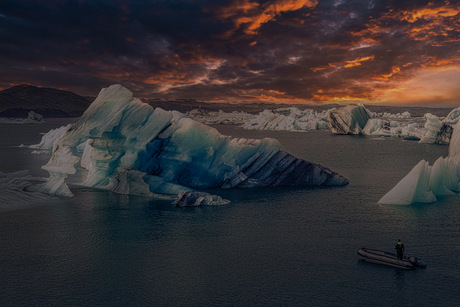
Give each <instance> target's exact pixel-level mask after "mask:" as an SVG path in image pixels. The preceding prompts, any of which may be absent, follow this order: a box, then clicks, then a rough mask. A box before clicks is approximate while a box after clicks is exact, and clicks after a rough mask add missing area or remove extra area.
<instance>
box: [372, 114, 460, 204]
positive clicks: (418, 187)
mask: <svg viewBox="0 0 460 307" xmlns="http://www.w3.org/2000/svg"><path fill="white" fill-rule="evenodd" d="M459 192H460V121H459V122H457V124H456V125H455V127H454V129H453V133H452V138H451V140H450V144H449V155H448V156H447V157H446V158H443V157H439V158H438V159H437V160H436V161H435V163H434V164H433V165H432V166H430V165H429V164H428V162H426V161H424V160H422V161H420V162H419V163H418V164H417V165H416V166H415V167H414V168H413V169H412V170H411V171H410V172H409V174H407V175H406V176H405V177H404V178H403V179H402V180H401V181H400V182H398V183H397V184H396V186H395V187H394V188H393V189H391V190H390V191H389V192H388V193H386V194H385V195H384V196H383V197H382V198H381V199H380V200H379V201H378V203H379V204H397V205H410V204H413V203H417V202H421V203H431V202H435V201H437V197H439V196H444V195H454V194H457V193H459Z"/></svg>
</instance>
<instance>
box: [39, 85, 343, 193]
mask: <svg viewBox="0 0 460 307" xmlns="http://www.w3.org/2000/svg"><path fill="white" fill-rule="evenodd" d="M49 143H50V144H53V151H52V156H51V158H50V160H49V162H48V163H47V164H46V165H44V166H43V169H45V170H47V171H48V172H49V173H50V178H49V179H48V181H47V182H46V183H45V184H44V185H43V186H42V187H41V191H43V192H45V193H49V194H56V195H63V196H72V192H71V191H70V189H69V188H68V186H67V184H66V183H65V179H66V177H67V176H69V175H72V174H75V173H77V172H79V171H81V170H86V173H87V174H86V178H85V179H84V180H83V182H81V184H82V185H85V186H89V187H95V188H100V189H107V190H111V191H114V192H117V193H123V194H135V195H152V194H161V195H165V194H166V195H177V194H179V193H181V192H184V191H189V190H194V189H203V188H216V187H218V188H251V187H267V186H311V185H313V186H317V185H318V186H319V185H323V186H341V185H346V184H347V183H348V180H347V179H346V178H345V177H343V176H341V175H339V174H337V173H335V172H333V171H331V170H330V169H328V168H326V167H323V166H321V165H319V164H315V163H312V162H308V161H304V160H301V159H298V158H296V157H294V156H292V155H290V154H289V153H287V152H284V151H281V150H280V144H279V142H278V141H277V140H275V139H271V138H265V139H262V140H254V139H242V138H230V137H227V136H223V135H221V134H220V133H219V132H218V131H217V130H216V129H214V128H212V127H209V126H206V125H204V124H201V123H199V122H197V121H195V120H192V119H190V118H186V117H184V116H181V114H179V113H178V112H168V111H164V110H162V109H160V108H157V109H153V108H152V107H151V106H149V105H147V104H145V103H142V102H141V101H140V100H139V99H136V98H133V95H132V93H131V92H130V91H129V90H128V89H126V88H124V87H122V86H121V85H112V86H110V87H108V88H106V89H103V90H102V91H101V92H100V94H99V96H98V97H97V98H96V100H95V101H94V102H93V103H92V104H91V105H90V106H89V108H88V109H87V110H86V111H85V113H84V114H83V115H82V116H81V118H80V119H78V120H77V122H75V123H74V124H73V125H71V126H70V127H66V128H65V129H63V130H62V134H61V135H60V138H59V139H58V140H57V141H55V142H49ZM82 174H84V173H83V172H82Z"/></svg>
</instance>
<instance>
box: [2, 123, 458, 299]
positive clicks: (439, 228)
mask: <svg viewBox="0 0 460 307" xmlns="http://www.w3.org/2000/svg"><path fill="white" fill-rule="evenodd" d="M46 125H47V126H44V125H21V126H19V125H0V139H1V140H3V141H2V142H0V144H1V145H0V147H1V148H0V149H1V153H0V155H1V158H2V159H1V160H0V171H8V172H9V171H14V170H21V169H30V170H31V172H32V173H33V174H35V175H37V176H45V175H46V172H43V171H42V170H41V169H40V166H41V165H43V164H45V163H46V161H47V160H48V158H49V156H47V155H43V154H42V155H32V154H30V152H31V150H30V149H28V148H20V147H13V146H17V145H19V144H21V143H22V144H25V145H30V144H35V143H38V142H39V140H40V135H39V132H40V131H42V132H46V131H48V130H49V129H51V128H55V127H58V126H60V125H61V122H59V121H57V120H56V121H53V120H50V122H49V123H48V124H46ZM216 127H217V128H218V129H219V130H220V131H221V132H222V133H223V134H226V135H232V136H234V137H251V138H263V137H273V138H276V139H278V140H280V142H281V144H282V147H283V149H285V150H287V151H289V152H290V153H292V154H294V155H296V156H298V157H300V158H303V159H306V160H310V161H313V162H318V163H321V164H323V165H325V166H327V167H330V168H331V169H333V170H335V171H337V172H339V173H341V174H343V175H345V176H347V177H348V178H349V179H350V184H349V185H348V186H346V187H342V188H315V189H308V188H276V189H273V188H272V189H251V190H225V191H212V192H213V193H216V194H219V195H221V196H223V197H224V198H227V199H229V200H231V201H232V203H231V204H230V205H227V206H220V207H202V208H185V209H184V208H174V207H172V206H171V205H170V201H165V200H158V199H150V198H145V197H133V196H124V195H117V194H113V193H109V192H104V191H94V190H89V189H85V188H73V191H74V193H75V197H74V198H69V199H52V200H49V201H46V202H41V203H35V204H31V205H30V207H27V208H21V209H15V208H14V207H12V206H13V205H14V204H11V205H10V207H8V208H7V209H8V210H3V211H1V212H0V233H1V252H0V263H1V274H0V285H1V287H0V300H1V301H0V303H1V304H2V305H3V306H7V305H78V306H80V305H85V306H87V305H159V306H168V305H186V306H208V305H237V306H248V305H304V306H358V305H370V304H372V305H375V306H388V305H390V306H394V305H401V306H458V305H459V304H460V296H459V295H458V289H459V288H460V264H459V262H460V259H459V256H458V255H459V254H460V196H454V197H448V198H444V199H441V200H440V201H439V202H437V203H434V204H419V205H413V206H382V205H378V204H377V201H378V200H379V199H380V198H381V197H382V196H383V195H384V194H385V193H386V192H387V191H389V190H390V189H391V188H392V187H393V186H394V185H395V184H396V183H397V182H398V181H399V180H400V179H401V178H402V177H403V176H405V175H406V174H407V173H408V172H409V171H410V169H412V167H413V166H415V165H416V164H417V163H418V162H419V161H420V160H421V159H425V160H428V161H429V162H430V163H433V162H434V161H435V160H436V158H437V157H439V156H446V155H447V146H437V145H426V144H418V143H417V142H413V141H404V140H400V139H393V138H366V137H359V136H332V135H330V134H329V133H328V132H325V131H314V132H306V133H292V132H266V131H246V130H243V129H240V128H238V127H234V126H216ZM12 130H14V132H13V131H12ZM399 238H401V239H402V240H403V242H404V243H405V245H406V251H407V253H408V254H412V255H416V256H418V257H420V258H422V259H424V260H425V261H426V262H427V263H428V268H426V269H418V270H414V271H404V270H400V269H395V268H390V267H385V266H379V265H374V264H369V263H365V262H363V261H361V260H359V259H358V256H357V254H356V251H357V249H358V248H360V247H369V248H377V249H385V250H389V251H390V250H392V247H393V245H394V244H395V242H396V240H397V239H399Z"/></svg>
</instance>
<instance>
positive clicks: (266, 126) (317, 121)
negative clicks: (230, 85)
mask: <svg viewBox="0 0 460 307" xmlns="http://www.w3.org/2000/svg"><path fill="white" fill-rule="evenodd" d="M327 112H328V111H322V112H316V111H314V110H311V109H306V110H303V111H301V110H299V109H298V108H295V107H290V108H279V109H275V110H274V111H270V110H264V111H262V112H260V113H259V115H257V117H255V118H253V119H251V120H249V121H247V122H245V123H244V124H243V125H242V127H243V128H244V129H248V130H276V131H307V130H326V129H328V126H327V119H326V117H327Z"/></svg>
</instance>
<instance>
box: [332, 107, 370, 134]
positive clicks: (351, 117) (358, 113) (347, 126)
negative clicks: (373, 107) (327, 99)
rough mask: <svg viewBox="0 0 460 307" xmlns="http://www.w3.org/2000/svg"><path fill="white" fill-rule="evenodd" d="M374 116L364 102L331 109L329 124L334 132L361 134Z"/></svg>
mask: <svg viewBox="0 0 460 307" xmlns="http://www.w3.org/2000/svg"><path fill="white" fill-rule="evenodd" d="M371 117H372V113H371V112H370V111H369V110H368V109H366V108H365V107H364V106H363V105H362V104H360V105H348V106H345V107H342V108H340V109H334V110H329V112H328V114H327V125H328V126H329V129H331V132H332V133H333V134H360V133H361V132H362V130H363V129H364V127H365V126H366V124H367V121H368V120H369V119H370V118H371Z"/></svg>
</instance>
